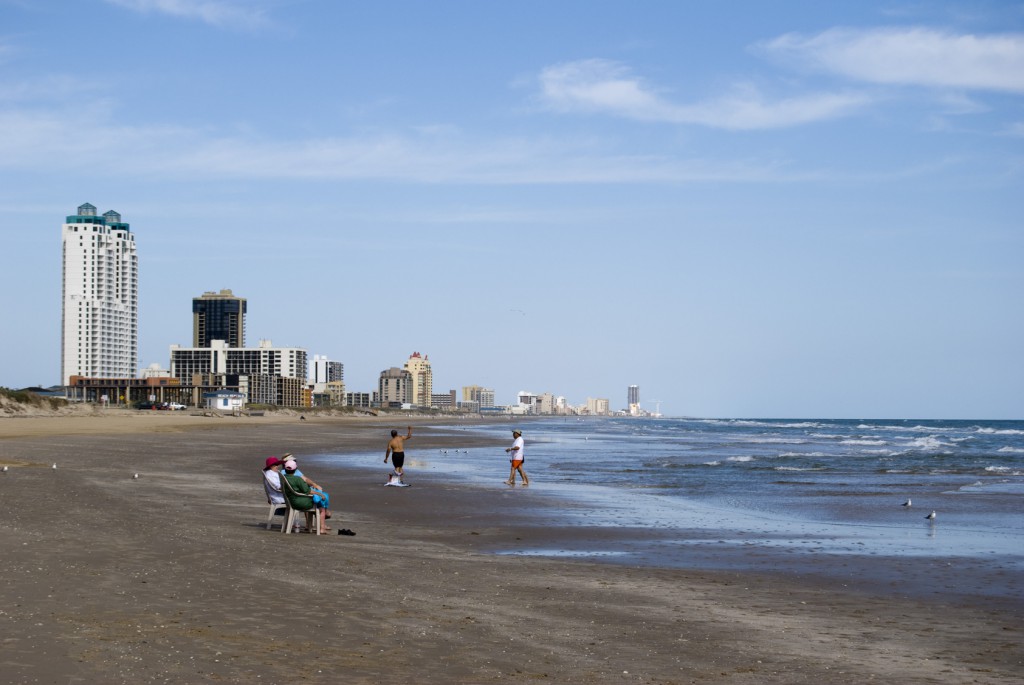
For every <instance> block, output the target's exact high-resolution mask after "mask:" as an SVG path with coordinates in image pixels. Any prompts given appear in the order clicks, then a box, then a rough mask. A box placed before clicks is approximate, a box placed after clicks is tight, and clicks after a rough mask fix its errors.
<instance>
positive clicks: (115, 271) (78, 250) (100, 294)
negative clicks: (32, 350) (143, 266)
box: [61, 202, 139, 385]
mask: <svg viewBox="0 0 1024 685" xmlns="http://www.w3.org/2000/svg"><path fill="white" fill-rule="evenodd" d="M61 235H62V243H63V250H64V262H63V274H64V281H63V286H62V289H63V308H62V318H61V334H62V337H63V344H62V346H61V378H62V381H61V382H62V383H63V384H64V385H67V384H68V383H69V382H70V378H71V376H86V377H92V378H132V377H134V376H135V374H136V373H137V372H138V367H139V363H138V362H139V258H138V255H137V254H136V251H135V236H134V235H132V232H131V230H130V229H129V226H128V224H126V223H124V222H123V221H121V215H120V214H118V213H117V212H114V211H109V212H106V213H105V214H104V215H103V216H97V215H96V207H94V206H93V205H91V204H89V203H88V202H87V203H85V204H84V205H81V206H79V208H78V212H77V213H76V214H73V215H71V216H69V217H67V220H66V221H65V222H64V227H63V229H62V231H61Z"/></svg>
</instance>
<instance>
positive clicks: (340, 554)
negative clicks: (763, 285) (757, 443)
mask: <svg viewBox="0 0 1024 685" xmlns="http://www.w3.org/2000/svg"><path fill="white" fill-rule="evenodd" d="M140 414H141V415H140ZM437 423H438V422H437V421H432V422H431V424H432V425H437ZM404 424H405V422H404V419H401V418H390V419H388V418H384V419H374V418H311V419H309V420H307V421H301V422H300V421H298V420H297V419H296V418H295V417H292V416H285V417H275V416H267V417H243V418H220V419H217V418H210V417H201V416H198V417H194V416H189V415H187V414H185V413H184V412H178V413H164V412H154V413H152V414H150V413H147V412H138V413H136V414H131V413H127V412H126V413H122V414H110V415H105V416H98V417H58V418H0V465H8V466H9V470H8V472H7V473H0V521H2V522H3V523H2V525H0V550H2V555H0V682H8V683H61V684H64V683H150V682H152V683H195V682H223V683H268V684H272V683H296V682H304V683H341V682H344V683H498V682H524V683H525V682H537V681H541V682H543V681H547V682H553V683H632V682H636V683H663V684H668V683H705V682H712V683H864V682H875V681H878V682H880V681H883V680H886V681H890V680H898V681H900V682H903V683H940V684H941V683H949V684H953V683H957V684H959V683H1011V682H1013V683H1016V682H1019V681H1020V680H1021V679H1022V678H1024V640H1022V630H1024V624H1022V620H1021V614H1020V610H1019V609H1020V608H1019V606H1016V605H1005V606H1001V607H997V606H991V605H989V604H985V603H973V602H970V601H968V600H965V599H964V598H957V599H952V600H950V601H944V600H943V598H942V596H941V595H937V596H927V597H907V596H898V595H894V594H893V593H886V592H885V591H884V590H883V589H881V588H876V589H875V590H872V591H868V590H867V589H865V588H863V587H858V588H843V587H841V586H837V585H836V584H835V583H827V582H824V581H818V580H815V578H816V577H817V575H816V574H815V573H814V572H813V571H814V569H813V568H808V569H807V574H799V575H798V574H795V573H789V572H788V571H787V572H786V573H783V574H770V573H761V574H759V573H752V572H738V571H695V570H686V569H678V568H659V567H657V566H642V567H638V566H624V565H614V564H601V563H593V562H589V561H582V560H565V559H548V558H541V557H522V556H504V555H496V554H493V553H492V552H493V551H496V550H502V549H509V550H511V549H517V548H520V547H527V546H529V547H545V546H546V545H548V543H550V546H552V547H556V546H557V545H558V541H559V540H560V539H562V540H564V539H566V538H567V537H571V536H573V535H578V534H581V533H580V531H578V530H574V529H566V528H564V527H562V526H560V525H559V520H558V512H559V511H560V509H559V506H556V505H555V504H554V503H551V502H548V501H546V499H545V498H544V497H543V496H542V495H541V494H540V493H539V492H538V491H536V490H533V491H531V490H529V489H521V488H517V489H515V490H510V489H508V488H507V487H504V486H501V485H500V478H501V477H504V476H506V475H507V474H505V473H497V474H496V475H497V476H499V477H497V478H496V486H495V487H494V488H487V487H472V488H471V487H465V486H458V485H455V484H452V483H447V482H445V481H444V479H442V478H436V477H431V475H430V474H427V473H421V474H417V475H416V479H415V485H414V487H411V488H386V487H383V486H382V483H383V477H384V474H385V472H386V469H385V468H384V465H383V464H381V468H380V469H378V470H370V471H366V470H358V471H357V470H352V469H338V470H335V469H327V468H326V467H322V466H320V465H317V466H316V467H315V468H316V470H315V471H314V470H313V468H310V469H309V472H310V475H312V476H313V477H314V478H316V480H318V481H319V482H321V483H323V484H325V485H327V486H328V489H329V490H330V492H331V495H332V500H333V502H334V510H335V515H334V517H333V518H332V519H331V521H330V525H331V526H332V528H334V529H335V530H337V529H340V528H351V529H352V530H354V531H355V532H356V533H357V535H356V536H355V537H347V536H339V535H336V534H333V533H332V534H331V535H328V536H322V537H317V536H314V535H282V534H281V533H280V532H279V529H278V527H277V526H275V528H274V529H273V530H271V531H268V530H266V529H265V527H264V523H265V521H266V515H267V508H268V507H267V505H266V503H265V498H264V496H263V492H262V486H261V484H260V477H261V475H260V465H261V463H262V460H263V458H265V457H266V456H267V455H271V454H277V455H279V454H281V453H282V452H285V451H290V452H293V453H295V454H296V455H298V456H299V457H300V463H301V458H302V456H303V455H310V454H317V453H324V452H342V453H344V452H346V451H364V450H373V449H379V450H380V452H381V459H383V451H384V445H385V443H386V440H387V437H388V436H387V431H388V430H389V429H390V428H392V427H393V428H399V429H401V428H403V427H404ZM464 439H465V436H463V435H458V434H456V433H455V432H453V431H449V430H446V429H445V428H443V427H440V428H434V429H427V428H417V429H416V432H415V439H414V440H413V441H411V442H410V443H409V445H408V452H409V455H410V458H412V459H414V458H415V455H416V452H417V450H434V451H436V450H438V449H442V448H448V447H454V446H455V445H456V444H464V443H456V442H455V441H456V440H464ZM473 439H474V440H477V441H480V440H482V438H473ZM477 444H482V443H480V442H477ZM53 463H57V469H56V470H54V469H52V468H51V464H53ZM311 466H312V465H311ZM134 473H139V474H140V477H139V479H138V480H134V479H133V478H132V475H133V474H134ZM275 521H276V522H279V521H280V518H277V519H275ZM583 534H585V535H586V537H587V539H588V540H590V541H596V544H600V542H601V540H602V539H604V540H607V544H608V547H609V548H610V549H611V548H615V547H616V546H620V545H622V544H624V542H626V541H628V539H629V537H630V536H631V535H633V534H634V532H633V531H629V530H627V529H616V528H602V529H599V530H598V529H594V530H586V531H585V532H584V533H583ZM752 553H757V552H756V551H752ZM808 563H809V564H826V563H830V562H829V561H828V560H827V559H813V560H809V561H808Z"/></svg>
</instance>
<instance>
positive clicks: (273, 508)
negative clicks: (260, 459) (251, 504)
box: [263, 473, 288, 530]
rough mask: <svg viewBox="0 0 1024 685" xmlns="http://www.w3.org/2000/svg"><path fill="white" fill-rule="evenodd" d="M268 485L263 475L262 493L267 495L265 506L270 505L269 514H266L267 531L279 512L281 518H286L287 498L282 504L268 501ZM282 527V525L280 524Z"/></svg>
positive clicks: (265, 475) (265, 476)
mask: <svg viewBox="0 0 1024 685" xmlns="http://www.w3.org/2000/svg"><path fill="white" fill-rule="evenodd" d="M270 488H271V486H270V484H269V483H268V482H267V474H266V473H264V474H263V491H264V493H265V494H266V495H267V504H269V505H270V512H269V513H268V514H267V530H270V524H271V521H273V520H274V517H275V516H277V515H278V513H279V512H280V514H281V516H283V517H284V518H285V519H287V518H288V498H287V497H286V498H285V501H284V502H274V501H273V500H271V499H270ZM281 525H282V526H283V525H284V524H283V523H282V524H281Z"/></svg>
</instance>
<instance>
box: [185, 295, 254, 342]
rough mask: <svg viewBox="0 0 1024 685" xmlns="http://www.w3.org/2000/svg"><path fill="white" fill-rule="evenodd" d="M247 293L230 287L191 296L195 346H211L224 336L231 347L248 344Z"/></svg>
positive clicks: (223, 338)
mask: <svg viewBox="0 0 1024 685" xmlns="http://www.w3.org/2000/svg"><path fill="white" fill-rule="evenodd" d="M245 311H246V302H245V298H244V297H235V294H234V293H232V292H231V291H230V290H221V291H220V292H219V293H213V292H207V293H203V295H202V297H196V298H193V299H192V347H210V342H211V341H212V340H223V341H225V342H226V343H227V346H228V347H245Z"/></svg>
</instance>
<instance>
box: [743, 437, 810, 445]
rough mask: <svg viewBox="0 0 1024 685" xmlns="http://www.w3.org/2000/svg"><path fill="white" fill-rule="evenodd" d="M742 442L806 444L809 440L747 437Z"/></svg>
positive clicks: (756, 443)
mask: <svg viewBox="0 0 1024 685" xmlns="http://www.w3.org/2000/svg"><path fill="white" fill-rule="evenodd" d="M743 442H751V443H754V444H755V445H806V444H807V443H808V442H809V441H808V440H800V439H798V438H748V439H745V440H744V441H743Z"/></svg>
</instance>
